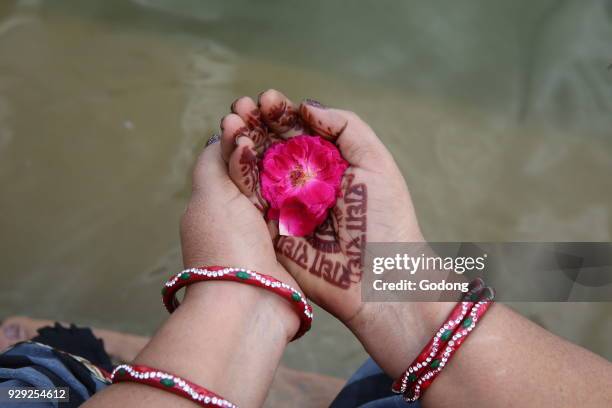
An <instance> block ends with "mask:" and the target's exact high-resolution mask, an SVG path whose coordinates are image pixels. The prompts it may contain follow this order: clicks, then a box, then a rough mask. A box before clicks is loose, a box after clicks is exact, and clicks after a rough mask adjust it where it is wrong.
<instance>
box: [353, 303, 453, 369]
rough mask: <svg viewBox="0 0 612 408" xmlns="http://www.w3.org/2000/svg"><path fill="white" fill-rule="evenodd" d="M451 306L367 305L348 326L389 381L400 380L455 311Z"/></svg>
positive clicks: (429, 304)
mask: <svg viewBox="0 0 612 408" xmlns="http://www.w3.org/2000/svg"><path fill="white" fill-rule="evenodd" d="M454 305H455V304H454V303H450V302H410V303H408V302H406V303H400V302H381V303H375V302H366V303H363V307H362V308H361V310H360V312H359V313H358V314H357V315H356V316H355V317H354V318H353V319H351V321H350V322H349V324H347V326H348V328H349V329H350V330H351V331H352V332H353V333H354V334H355V336H356V337H357V339H359V341H360V342H361V344H362V345H363V347H364V348H365V349H366V351H367V352H368V354H369V355H370V356H371V357H372V358H373V359H374V361H376V362H377V363H378V365H379V366H380V367H381V368H382V369H383V370H384V371H385V372H386V373H387V374H389V375H390V376H391V377H393V378H395V377H397V376H399V375H400V374H401V373H402V372H403V371H404V370H405V369H406V367H407V364H409V363H410V361H412V359H414V357H415V356H416V355H417V354H418V353H419V352H420V351H421V349H422V348H423V346H425V344H427V342H428V341H429V339H430V338H431V336H432V335H433V334H434V333H435V332H436V330H438V328H439V326H440V324H441V323H442V322H443V321H444V319H445V318H446V317H447V315H448V313H449V312H450V311H451V309H452V308H453V307H454Z"/></svg>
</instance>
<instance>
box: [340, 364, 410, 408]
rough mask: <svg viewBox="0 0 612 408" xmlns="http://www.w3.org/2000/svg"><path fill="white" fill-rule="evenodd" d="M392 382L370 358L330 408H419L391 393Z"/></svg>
mask: <svg viewBox="0 0 612 408" xmlns="http://www.w3.org/2000/svg"><path fill="white" fill-rule="evenodd" d="M392 383H393V380H392V379H391V378H390V377H389V376H387V375H386V374H385V373H384V372H383V371H382V370H381V368H380V367H379V366H378V365H376V363H375V362H374V361H373V360H372V359H371V358H370V359H368V360H366V362H365V363H363V365H362V366H361V367H360V368H359V369H358V370H357V371H356V372H355V374H353V375H352V377H351V378H349V380H348V382H347V383H346V385H345V386H344V387H343V388H342V390H341V391H340V393H339V394H338V396H337V397H336V399H334V401H333V402H332V404H331V408H356V407H359V408H420V407H421V404H420V403H419V402H418V401H417V402H415V403H407V402H405V401H404V400H403V399H402V397H401V396H400V395H396V394H393V393H392V392H391V384H392Z"/></svg>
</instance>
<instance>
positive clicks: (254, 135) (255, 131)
mask: <svg viewBox="0 0 612 408" xmlns="http://www.w3.org/2000/svg"><path fill="white" fill-rule="evenodd" d="M246 124H247V126H248V127H249V130H250V131H249V137H250V138H251V139H253V143H254V144H255V149H257V150H259V149H260V148H261V147H262V146H263V145H264V143H265V142H266V139H268V129H267V128H266V127H265V126H264V125H263V124H262V121H261V112H260V111H259V109H253V110H252V111H251V112H249V114H248V115H247V118H246Z"/></svg>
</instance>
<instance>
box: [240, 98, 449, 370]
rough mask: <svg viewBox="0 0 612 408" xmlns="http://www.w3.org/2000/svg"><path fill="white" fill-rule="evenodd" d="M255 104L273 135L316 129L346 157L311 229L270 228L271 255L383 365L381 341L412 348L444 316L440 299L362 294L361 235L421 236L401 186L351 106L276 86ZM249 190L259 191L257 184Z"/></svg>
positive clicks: (368, 238)
mask: <svg viewBox="0 0 612 408" xmlns="http://www.w3.org/2000/svg"><path fill="white" fill-rule="evenodd" d="M245 100H246V101H248V100H249V98H246V97H245V98H239V99H238V105H240V104H241V103H245ZM258 106H259V109H260V112H261V118H262V120H263V122H264V123H265V124H266V126H267V128H268V129H270V131H271V132H273V133H274V134H275V136H276V137H278V138H285V139H286V138H290V137H293V136H296V135H299V134H302V133H306V134H315V135H320V136H322V137H324V138H326V139H328V140H330V141H332V142H334V143H335V144H336V145H337V147H338V148H339V149H340V151H341V153H342V155H343V157H344V158H345V159H346V160H347V161H348V162H349V164H350V167H349V168H348V169H347V170H346V172H345V174H344V177H343V181H342V197H341V198H339V199H338V202H337V203H336V206H335V207H334V208H333V209H332V211H330V216H329V218H328V220H327V221H326V222H325V223H324V224H323V225H321V226H320V227H319V228H318V229H317V230H316V231H315V232H314V234H312V236H308V237H303V238H300V237H290V236H280V235H278V233H277V229H276V228H274V227H272V228H271V231H272V239H273V241H274V244H275V249H276V257H277V259H278V260H279V262H280V263H281V264H282V265H283V266H284V267H285V269H286V270H287V271H289V273H290V274H291V275H292V276H293V277H294V279H295V280H296V281H297V282H298V284H299V285H300V287H301V288H302V290H304V292H305V293H306V295H307V296H308V297H309V298H310V299H312V300H313V301H314V302H315V303H317V304H318V305H320V306H321V307H323V308H324V309H325V310H327V311H328V312H330V313H331V314H333V315H335V316H336V317H337V318H339V319H340V320H341V321H342V322H344V323H345V324H346V325H347V326H348V327H349V328H350V329H351V330H352V331H353V332H354V333H355V334H356V335H357V337H358V338H359V339H360V340H361V341H362V343H363V344H364V346H365V347H366V348H367V349H368V352H370V354H371V355H372V356H373V357H374V358H375V359H377V356H379V355H380V359H377V361H378V362H379V364H381V365H382V366H383V367H385V362H384V359H385V358H386V357H384V356H383V354H385V353H384V349H385V348H387V347H394V348H395V349H398V347H400V344H399V343H402V346H401V347H402V348H405V347H406V345H408V346H407V347H409V350H406V354H410V353H412V352H414V353H416V352H418V348H420V347H422V345H423V344H424V343H425V342H426V341H427V338H428V336H430V335H431V333H432V332H433V330H435V325H437V324H439V322H440V320H441V319H443V318H444V316H442V315H443V314H445V313H446V311H445V310H443V307H442V304H433V303H418V304H417V303H404V304H393V303H384V304H383V303H366V302H362V300H361V280H362V274H363V265H362V261H363V255H364V251H365V245H366V242H421V241H423V237H422V235H421V231H420V229H419V225H418V222H417V218H416V215H415V212H414V207H413V205H412V200H411V198H410V194H409V192H408V188H407V187H406V183H405V181H404V178H403V176H402V174H401V173H400V170H399V169H398V167H397V165H396V163H395V161H394V159H393V157H392V156H391V154H390V152H389V151H388V150H387V149H386V148H385V146H384V145H383V144H382V142H381V141H380V140H379V138H378V137H377V136H376V134H375V133H374V131H373V130H372V129H371V128H370V127H369V126H368V125H367V124H366V123H365V122H364V121H363V120H361V119H360V118H359V117H358V116H357V115H356V114H355V113H353V112H349V111H345V110H340V109H333V108H327V107H325V106H323V105H322V104H320V103H318V102H316V101H312V100H306V101H304V102H303V103H301V104H300V105H299V106H298V105H295V104H293V103H292V102H291V101H290V100H289V99H288V98H286V97H285V96H284V95H283V94H281V93H280V92H278V91H275V90H268V91H266V92H263V93H262V94H260V96H259V101H258ZM230 175H231V176H232V179H233V180H234V182H235V183H236V184H237V185H241V183H242V184H244V183H243V182H242V180H241V175H240V173H238V172H234V173H232V171H231V161H230ZM256 188H257V187H256ZM253 196H254V197H258V198H259V199H261V194H259V193H258V191H255V192H254V193H253ZM400 309H401V310H400ZM423 322H427V323H423ZM400 326H401V327H410V328H411V329H410V331H411V333H412V336H411V338H410V339H406V338H405V332H403V331H402V332H401V334H400V333H399V332H398V336H396V337H394V338H392V337H390V336H389V335H390V334H391V333H392V332H393V331H394V330H397V328H398V327H400ZM420 332H422V334H420ZM390 342H391V344H390ZM411 342H413V343H414V345H412V344H410V343H411ZM395 343H397V344H395ZM390 370H391V371H395V370H393V369H390ZM393 374H395V373H393Z"/></svg>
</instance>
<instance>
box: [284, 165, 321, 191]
mask: <svg viewBox="0 0 612 408" xmlns="http://www.w3.org/2000/svg"><path fill="white" fill-rule="evenodd" d="M314 176H315V175H314V174H312V173H310V172H308V171H304V168H303V167H302V166H300V165H297V166H295V167H294V168H293V170H291V171H290V172H289V179H290V180H291V185H292V186H293V187H302V186H303V185H304V184H306V182H307V181H308V180H310V179H311V178H313V177H314Z"/></svg>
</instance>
